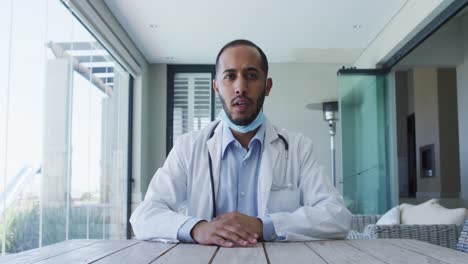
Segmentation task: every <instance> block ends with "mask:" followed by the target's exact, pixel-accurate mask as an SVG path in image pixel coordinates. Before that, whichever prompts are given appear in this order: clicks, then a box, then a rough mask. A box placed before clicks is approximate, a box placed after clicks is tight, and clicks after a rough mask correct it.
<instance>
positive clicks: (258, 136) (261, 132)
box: [221, 123, 265, 159]
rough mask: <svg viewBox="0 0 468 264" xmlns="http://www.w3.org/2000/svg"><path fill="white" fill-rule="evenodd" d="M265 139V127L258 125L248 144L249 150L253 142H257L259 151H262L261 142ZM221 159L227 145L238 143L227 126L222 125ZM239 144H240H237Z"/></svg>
mask: <svg viewBox="0 0 468 264" xmlns="http://www.w3.org/2000/svg"><path fill="white" fill-rule="evenodd" d="M264 138H265V125H264V124H262V125H260V127H259V129H258V130H257V133H255V136H254V137H253V138H252V139H251V140H250V142H249V149H250V148H252V144H253V142H255V141H257V142H258V144H259V146H260V151H262V149H263V140H264ZM221 142H222V146H221V159H224V155H225V153H226V149H227V148H228V147H229V145H231V144H234V142H238V141H237V139H236V138H235V137H234V135H233V134H232V131H231V130H230V129H229V126H228V125H226V124H224V123H223V138H222V140H221ZM239 144H240V143H239Z"/></svg>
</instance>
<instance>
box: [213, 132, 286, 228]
mask: <svg viewBox="0 0 468 264" xmlns="http://www.w3.org/2000/svg"><path fill="white" fill-rule="evenodd" d="M218 125H219V123H218V124H216V125H215V126H214V128H213V129H212V130H211V133H210V136H209V137H208V139H207V140H209V139H210V138H212V137H213V135H214V131H215V129H216V127H217V126H218ZM278 137H279V138H280V139H281V141H283V144H284V149H285V150H286V157H287V156H288V151H289V144H288V141H287V140H286V139H285V138H284V137H283V136H282V135H281V134H279V133H278ZM208 166H209V168H210V180H211V197H212V203H213V214H212V218H213V219H214V218H215V217H216V198H215V187H214V176H213V163H212V161H211V155H210V152H209V151H208Z"/></svg>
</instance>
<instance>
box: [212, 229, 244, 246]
mask: <svg viewBox="0 0 468 264" xmlns="http://www.w3.org/2000/svg"><path fill="white" fill-rule="evenodd" d="M216 233H217V235H218V236H221V237H222V238H224V239H227V240H229V241H233V242H236V243H237V244H239V245H241V246H244V247H245V246H248V245H249V242H247V241H246V240H244V239H242V238H241V237H239V236H238V235H237V234H236V233H235V232H231V231H229V230H228V229H226V227H224V229H222V230H219V231H218V232H216Z"/></svg>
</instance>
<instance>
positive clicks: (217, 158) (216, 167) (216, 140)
mask: <svg viewBox="0 0 468 264" xmlns="http://www.w3.org/2000/svg"><path fill="white" fill-rule="evenodd" d="M222 126H223V123H222V122H218V123H217V127H216V128H215V131H214V134H213V137H211V138H210V139H208V141H207V142H206V146H207V148H208V152H209V153H210V155H211V161H212V166H213V182H214V187H215V199H216V198H217V196H218V187H219V174H220V168H221V143H222V142H221V141H222V135H223V133H222V131H223V130H222ZM210 131H211V129H210ZM207 165H208V162H207ZM208 170H209V167H208ZM209 173H210V172H209V171H208V175H207V177H208V183H209V184H211V182H210V181H211V180H210V178H209V177H210V174H209ZM210 188H211V187H210ZM210 195H211V193H210ZM212 210H213V208H212Z"/></svg>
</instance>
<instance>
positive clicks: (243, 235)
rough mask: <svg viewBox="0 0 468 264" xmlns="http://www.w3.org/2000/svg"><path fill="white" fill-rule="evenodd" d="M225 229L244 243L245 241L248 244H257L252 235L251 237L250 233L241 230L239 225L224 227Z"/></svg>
mask: <svg viewBox="0 0 468 264" xmlns="http://www.w3.org/2000/svg"><path fill="white" fill-rule="evenodd" d="M225 229H226V230H228V231H230V232H232V233H235V234H236V235H237V236H239V237H240V238H241V239H243V240H244V241H247V242H248V243H250V244H253V245H255V244H256V243H257V239H256V238H255V236H254V235H252V234H251V233H250V232H248V231H247V230H245V229H244V228H242V227H241V226H240V225H238V226H237V227H236V226H225Z"/></svg>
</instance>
